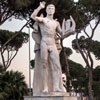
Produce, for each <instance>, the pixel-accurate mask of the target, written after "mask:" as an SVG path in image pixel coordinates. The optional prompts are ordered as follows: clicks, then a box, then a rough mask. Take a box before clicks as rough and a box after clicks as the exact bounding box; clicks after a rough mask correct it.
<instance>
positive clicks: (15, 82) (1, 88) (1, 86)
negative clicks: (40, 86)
mask: <svg viewBox="0 0 100 100" xmlns="http://www.w3.org/2000/svg"><path fill="white" fill-rule="evenodd" d="M24 79H25V77H24V75H23V74H22V73H21V72H18V71H16V72H14V71H7V72H5V73H3V74H1V75H0V98H2V99H1V100H11V99H16V100H19V99H20V100H23V96H24V95H26V94H27V85H26V83H25V81H24Z"/></svg>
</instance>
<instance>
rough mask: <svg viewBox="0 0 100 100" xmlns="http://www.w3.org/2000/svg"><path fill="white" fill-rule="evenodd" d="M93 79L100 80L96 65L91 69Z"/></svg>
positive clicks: (99, 68)
mask: <svg viewBox="0 0 100 100" xmlns="http://www.w3.org/2000/svg"><path fill="white" fill-rule="evenodd" d="M93 79H94V81H100V66H97V67H96V68H95V69H94V70H93Z"/></svg>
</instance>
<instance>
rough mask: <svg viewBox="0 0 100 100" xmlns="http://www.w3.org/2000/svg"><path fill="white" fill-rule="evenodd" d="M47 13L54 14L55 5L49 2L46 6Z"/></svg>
mask: <svg viewBox="0 0 100 100" xmlns="http://www.w3.org/2000/svg"><path fill="white" fill-rule="evenodd" d="M46 13H47V14H49V15H50V14H54V13H55V6H54V5H53V4H49V5H48V6H47V8H46Z"/></svg>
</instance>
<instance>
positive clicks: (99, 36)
mask: <svg viewBox="0 0 100 100" xmlns="http://www.w3.org/2000/svg"><path fill="white" fill-rule="evenodd" d="M25 22H26V21H25V20H18V19H17V20H16V19H12V20H10V21H9V20H7V21H6V22H5V23H4V24H3V25H2V26H0V29H5V30H9V31H13V32H14V31H19V30H20V29H21V28H22V26H23V25H24V24H25ZM92 23H94V22H92ZM87 31H88V32H90V29H89V27H88V28H87ZM23 32H26V33H28V28H24V30H23ZM99 32H100V25H99V26H98V28H97V30H96V32H95V35H94V40H98V41H100V33H99ZM31 33H32V29H31V30H30V55H31V56H30V59H31V60H32V59H34V56H35V54H34V40H33V39H32V36H31ZM73 39H75V35H72V36H70V37H68V38H66V39H64V41H63V45H64V46H65V47H70V48H72V47H71V45H72V44H71V42H72V40H73ZM93 58H94V57H93ZM70 59H72V60H73V61H75V62H78V63H80V64H82V65H83V66H85V63H84V61H83V59H82V57H81V55H80V54H78V53H76V52H75V51H73V54H72V55H71V56H70ZM94 60H95V58H94ZM0 62H1V57H0ZM97 65H100V61H96V60H95V62H94V66H97ZM8 70H14V71H20V72H22V73H23V74H24V75H25V80H26V82H27V84H29V43H26V44H24V45H23V46H22V48H20V50H19V52H18V54H17V56H16V57H15V58H14V59H13V61H12V63H11V66H10V67H9V69H8ZM32 82H33V70H32V71H31V83H32ZM31 87H32V85H31Z"/></svg>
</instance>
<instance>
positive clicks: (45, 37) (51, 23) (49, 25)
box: [39, 18, 58, 45]
mask: <svg viewBox="0 0 100 100" xmlns="http://www.w3.org/2000/svg"><path fill="white" fill-rule="evenodd" d="M39 25H40V29H41V35H42V40H41V41H45V42H46V43H47V44H48V45H51V44H52V43H53V44H55V36H56V29H57V26H58V23H57V21H56V20H50V19H48V18H43V23H40V24H39Z"/></svg>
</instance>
